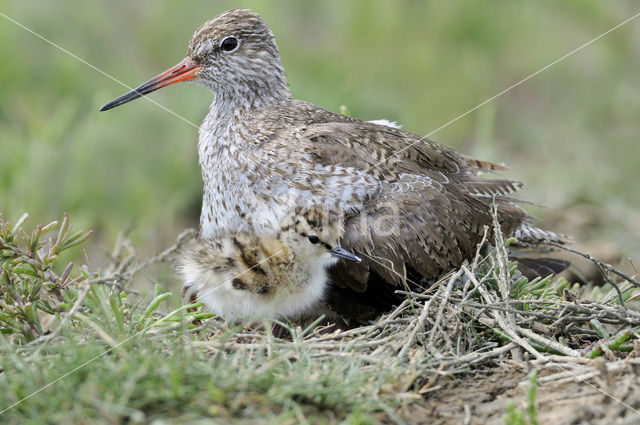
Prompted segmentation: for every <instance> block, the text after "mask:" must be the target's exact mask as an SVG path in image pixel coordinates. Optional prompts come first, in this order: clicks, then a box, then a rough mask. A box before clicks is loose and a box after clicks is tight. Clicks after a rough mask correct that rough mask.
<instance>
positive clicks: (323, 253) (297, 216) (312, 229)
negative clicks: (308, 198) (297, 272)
mask: <svg viewBox="0 0 640 425" xmlns="http://www.w3.org/2000/svg"><path fill="white" fill-rule="evenodd" d="M342 233H343V226H342V218H341V216H340V215H339V214H337V213H333V212H330V211H326V210H324V209H321V208H316V207H311V208H296V209H295V210H294V211H293V212H292V213H290V214H289V215H287V216H286V217H285V218H284V219H283V221H282V222H281V225H280V229H279V232H278V235H277V238H278V239H279V240H281V241H282V242H283V243H284V244H285V245H286V246H288V247H289V248H290V250H291V252H292V254H293V255H294V261H300V262H308V261H313V262H321V263H322V265H324V266H328V265H331V264H333V263H335V262H336V260H337V259H338V258H342V259H345V260H349V261H355V262H360V261H361V260H360V258H359V257H357V256H356V255H354V254H352V253H351V252H349V251H347V250H345V249H344V248H342V247H340V245H339V244H338V242H339V240H340V237H341V236H342Z"/></svg>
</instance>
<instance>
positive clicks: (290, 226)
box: [177, 207, 361, 319]
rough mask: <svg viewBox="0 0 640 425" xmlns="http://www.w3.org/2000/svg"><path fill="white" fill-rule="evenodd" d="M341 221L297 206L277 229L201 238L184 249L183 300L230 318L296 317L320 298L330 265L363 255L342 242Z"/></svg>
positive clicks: (181, 270)
mask: <svg viewBox="0 0 640 425" xmlns="http://www.w3.org/2000/svg"><path fill="white" fill-rule="evenodd" d="M342 231H343V228H342V220H341V219H339V218H338V217H337V216H336V215H335V214H332V213H330V212H328V211H325V210H322V209H320V208H316V207H312V208H296V209H295V210H294V211H292V212H291V213H290V214H288V215H287V216H285V218H284V219H283V220H282V222H280V225H279V226H278V228H277V229H276V232H275V234H272V235H267V236H265V235H259V234H256V233H254V232H241V233H237V234H229V235H225V236H221V237H217V238H214V239H199V240H197V241H195V242H194V243H193V244H191V245H189V246H187V247H186V248H185V249H183V251H182V252H181V254H180V258H179V259H178V262H177V271H178V273H179V274H180V276H181V277H182V279H183V282H184V288H183V294H184V297H185V299H187V300H190V301H194V300H197V301H199V302H202V303H204V305H205V306H206V307H207V309H209V310H210V311H212V312H214V313H216V314H217V315H219V316H222V317H224V318H227V319H239V318H243V317H247V316H262V317H274V318H275V317H280V318H282V317H292V316H297V315H302V314H306V313H309V312H310V311H311V310H313V309H314V308H315V307H317V306H318V304H319V303H320V302H321V301H322V299H323V296H324V294H325V290H326V288H327V284H328V277H327V272H326V270H327V268H328V267H330V266H332V265H334V264H335V263H336V262H337V261H338V259H339V258H343V259H346V260H350V261H355V262H360V261H361V260H360V258H359V257H357V256H356V255H354V254H352V253H351V252H349V251H346V250H344V249H343V248H341V247H340V246H339V245H338V240H339V239H340V237H341V236H342Z"/></svg>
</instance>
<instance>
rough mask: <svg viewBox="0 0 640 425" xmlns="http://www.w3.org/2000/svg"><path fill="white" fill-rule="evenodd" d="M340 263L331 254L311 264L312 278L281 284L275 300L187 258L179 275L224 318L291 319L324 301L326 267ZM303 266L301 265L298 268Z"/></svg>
mask: <svg viewBox="0 0 640 425" xmlns="http://www.w3.org/2000/svg"><path fill="white" fill-rule="evenodd" d="M336 262H337V259H335V258H333V257H331V256H330V255H329V254H326V256H325V255H323V256H322V258H321V259H317V260H316V261H313V263H312V264H309V265H308V266H309V270H308V272H309V276H310V279H309V280H308V282H306V283H302V284H300V285H295V284H293V285H292V284H291V282H278V287H279V289H278V291H277V293H276V295H275V296H274V297H271V298H269V297H265V296H263V295H260V294H255V293H251V292H249V291H246V290H240V289H236V288H234V287H233V286H232V284H231V281H232V279H233V278H234V277H236V276H235V275H233V274H231V273H228V272H227V273H214V272H211V271H210V270H206V269H203V268H202V267H201V266H200V265H198V264H197V263H196V262H195V261H192V260H189V259H185V260H184V262H183V263H182V267H181V270H180V274H181V275H182V278H183V281H184V282H185V284H184V286H185V289H186V290H187V291H188V293H192V292H194V291H195V293H197V300H198V302H202V303H204V305H205V306H206V308H207V309H208V310H209V311H211V312H213V313H215V314H217V315H219V316H221V317H224V318H225V319H241V318H247V317H252V316H255V317H271V318H282V317H290V316H295V315H298V314H302V313H305V312H307V311H310V310H312V309H313V308H314V306H316V305H317V304H318V303H319V302H320V301H322V299H323V297H324V294H325V289H326V287H327V279H328V277H327V272H326V268H327V267H328V266H330V265H333V264H335V263H336ZM297 266H298V267H303V265H302V264H300V265H297Z"/></svg>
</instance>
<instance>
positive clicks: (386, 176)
mask: <svg viewBox="0 0 640 425" xmlns="http://www.w3.org/2000/svg"><path fill="white" fill-rule="evenodd" d="M230 37H231V38H234V39H235V40H237V42H238V43H237V47H235V48H234V49H232V50H230V51H225V50H224V49H223V42H224V41H225V40H226V39H228V38H230ZM183 68H184V69H187V70H189V71H188V74H189V75H188V76H186V77H184V78H183V77H181V78H180V79H178V80H170V81H169V82H167V83H163V85H166V84H171V83H173V82H175V81H182V80H186V79H192V80H193V82H195V83H196V84H199V85H202V86H205V87H207V88H208V89H210V90H211V91H212V92H213V94H214V100H213V103H212V104H211V107H210V110H209V113H208V114H207V116H206V118H205V120H204V122H203V124H202V126H201V127H200V132H199V141H198V154H199V161H200V166H201V168H202V178H203V181H204V190H203V204H202V213H201V218H200V236H201V238H202V239H205V240H206V239H209V238H215V237H217V236H219V235H220V234H226V233H228V232H237V231H246V230H248V229H257V230H258V231H260V232H267V233H268V232H273V229H276V228H277V226H278V223H279V222H280V221H281V220H282V218H283V217H284V216H285V215H286V214H287V213H288V212H289V211H291V209H292V208H295V207H299V206H306V205H324V206H327V207H329V208H335V209H337V210H339V211H340V212H341V214H344V217H345V218H344V220H345V222H344V236H343V240H342V245H343V246H344V247H345V248H346V249H349V250H351V251H353V252H355V253H358V252H361V253H363V254H364V258H363V260H364V261H363V262H362V263H360V264H341V265H340V266H339V267H338V268H336V269H335V270H334V271H333V272H332V273H333V274H334V275H335V276H336V279H338V280H340V282H341V284H343V285H347V286H349V287H351V288H353V289H354V290H356V291H362V290H364V289H365V288H366V285H367V281H368V279H369V278H370V276H371V272H374V273H375V274H376V275H378V276H379V277H381V278H382V279H383V280H384V281H386V282H388V283H391V284H398V283H399V282H400V281H401V280H402V277H401V276H406V275H409V276H418V277H427V278H436V277H437V276H439V275H440V274H441V273H443V272H445V271H448V270H450V269H452V268H454V267H457V266H459V265H460V264H461V263H462V262H463V260H465V259H467V258H470V257H471V256H473V254H474V253H475V250H476V245H477V243H478V242H480V240H481V238H482V234H483V226H485V225H489V226H491V223H492V219H491V214H490V205H491V203H492V201H493V200H494V199H495V200H496V203H497V205H498V215H499V221H500V223H501V226H502V230H503V231H504V233H505V234H507V235H518V236H521V237H522V238H523V239H527V240H526V241H525V242H528V243H537V242H538V239H543V238H538V236H539V235H543V233H537V230H538V229H535V228H534V227H532V226H531V225H530V224H529V223H528V220H529V217H528V215H527V214H526V213H525V212H524V211H523V210H522V209H521V208H519V207H518V206H517V205H516V204H515V203H514V201H513V200H512V198H511V197H510V196H509V195H510V194H511V193H512V192H515V191H517V190H518V189H519V188H520V187H521V184H520V183H519V182H515V181H510V180H505V179H500V178H491V179H487V178H483V177H481V176H480V174H482V173H485V172H494V171H497V170H502V169H504V168H503V166H501V165H498V164H493V163H489V162H484V161H479V160H475V159H472V158H469V157H467V156H465V155H463V154H460V153H458V152H456V151H454V150H453V149H451V148H448V147H446V146H443V145H440V144H437V143H435V142H433V141H430V140H426V139H423V138H420V137H419V136H418V135H416V134H413V133H410V132H408V131H404V130H402V129H399V128H393V127H391V126H387V125H379V124H376V123H370V122H363V121H360V120H358V119H355V118H351V117H348V116H344V115H339V114H336V113H333V112H329V111H327V110H325V109H322V108H320V107H318V106H315V105H313V104H311V103H308V102H303V101H300V100H295V99H293V98H292V97H291V94H290V92H289V90H288V88H287V82H286V78H285V74H284V70H283V68H282V65H281V63H280V57H279V53H278V47H277V45H276V42H275V39H274V37H273V34H272V33H271V31H270V29H269V27H268V26H267V24H266V23H265V22H264V21H263V20H262V18H261V17H260V16H259V15H257V14H254V13H251V12H250V11H248V10H243V9H237V10H231V11H228V12H225V13H223V14H221V15H219V16H217V17H215V18H214V19H212V20H210V21H208V22H207V23H205V24H204V25H203V26H202V27H201V28H199V29H198V30H197V31H196V33H195V34H194V36H193V39H192V40H191V42H190V44H189V50H188V55H187V57H186V58H185V60H184V61H183V62H181V63H180V64H179V65H177V66H176V67H175V68H173V70H177V71H176V72H178V71H179V72H181V73H183V74H185V75H186V71H183ZM170 71H171V70H170ZM168 72H169V71H168ZM161 76H162V75H161ZM161 76H159V77H161ZM159 77H156V79H158V78H159ZM163 78H164V77H163ZM153 81H154V80H150V82H148V83H145V84H146V85H143V86H140V87H139V88H138V89H136V90H140V92H139V93H138V92H137V91H136V92H135V93H133V94H131V95H130V96H129V97H127V95H124V100H123V97H121V98H118V99H116V100H114V101H113V102H111V103H110V104H107V105H105V107H104V108H103V109H107V108H110V107H113V106H117V105H119V104H121V103H124V102H126V101H128V100H131V99H133V98H135V97H139V95H141V94H145V93H148V92H150V91H153V90H155V89H157V88H159V87H162V86H163V85H159V86H158V85H157V84H156V85H154V84H150V83H153ZM548 235H549V233H546V234H544V237H548ZM371 258H373V260H372V259H371Z"/></svg>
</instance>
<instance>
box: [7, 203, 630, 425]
mask: <svg viewBox="0 0 640 425" xmlns="http://www.w3.org/2000/svg"><path fill="white" fill-rule="evenodd" d="M26 218H27V216H26V215H23V216H22V217H21V219H20V220H18V221H17V222H16V223H15V224H13V225H12V224H11V223H8V222H5V221H2V220H0V253H1V255H2V257H1V260H2V266H1V269H2V274H1V275H0V281H1V286H0V289H1V291H0V293H1V294H2V296H3V299H2V300H1V302H2V307H3V310H2V314H0V364H2V370H0V385H1V386H2V388H4V389H5V390H4V391H2V392H1V393H0V406H2V411H1V412H0V415H2V418H3V422H4V423H15V424H22V423H43V422H46V421H49V422H64V423H69V422H79V421H87V420H89V421H90V422H96V423H103V422H111V423H120V422H122V421H125V420H126V421H128V422H133V423H147V422H149V421H152V420H155V419H160V418H164V419H167V418H174V419H175V421H176V422H175V423H183V422H185V421H189V420H195V419H196V418H202V417H214V418H226V419H225V421H229V420H231V418H236V419H246V420H260V421H261V422H264V421H267V422H269V423H278V424H282V423H301V422H305V421H307V422H309V423H312V422H335V421H338V422H341V423H355V424H359V423H373V422H380V421H392V422H399V423H402V422H405V421H407V422H411V421H413V420H414V419H415V418H412V417H411V415H410V414H409V416H407V412H410V411H411V406H413V405H414V404H418V405H419V404H420V403H421V402H422V396H421V394H427V393H429V392H431V391H433V389H432V388H437V387H438V386H437V385H436V383H437V382H438V379H439V377H440V376H441V375H442V373H443V372H445V371H446V373H447V374H450V375H465V374H468V373H470V371H472V370H474V369H476V368H479V367H487V366H491V365H496V364H499V363H500V362H503V361H505V360H506V359H507V358H510V357H511V358H512V359H513V360H514V361H521V359H522V356H523V355H527V356H529V357H530V358H532V359H535V360H536V361H546V359H548V358H549V357H548V356H553V355H561V356H567V358H568V359H572V358H578V357H580V356H584V357H586V358H595V357H596V356H601V355H603V354H604V353H605V352H606V353H607V355H608V357H609V358H612V356H613V357H615V358H623V357H624V356H625V355H626V353H627V352H628V351H630V349H631V348H633V346H628V344H626V343H627V341H628V340H629V339H630V338H636V336H637V335H638V333H637V330H638V327H639V326H640V312H638V310H639V309H638V306H637V305H636V304H635V300H633V299H632V297H629V296H628V293H629V292H631V291H629V290H627V289H623V290H622V291H621V293H622V294H623V296H624V297H625V305H626V306H627V308H628V309H625V307H623V306H622V305H621V304H620V299H618V298H616V297H609V298H608V299H607V300H605V301H600V300H597V299H589V300H583V294H585V293H588V292H585V290H584V288H582V287H580V286H576V285H574V286H573V287H572V288H571V290H568V289H567V285H566V281H563V280H552V279H548V278H547V279H542V280H536V282H527V281H526V279H525V278H522V277H521V276H520V275H519V274H518V272H517V271H516V269H515V267H514V265H513V264H510V263H509V262H508V261H506V262H505V260H506V251H505V250H504V248H503V247H502V245H500V244H499V243H500V241H501V235H500V234H499V228H498V227H496V228H495V230H497V231H498V234H497V238H496V241H494V243H496V244H498V245H497V246H499V247H501V248H500V249H494V250H491V251H490V253H489V255H487V256H485V257H481V256H479V255H478V256H477V257H476V258H475V260H474V261H473V262H472V263H470V264H465V265H463V266H462V268H461V269H460V270H458V271H455V272H452V273H450V274H449V275H447V276H445V277H443V278H442V279H441V280H440V281H439V282H436V283H435V284H434V285H432V286H431V287H430V288H429V289H427V290H426V291H424V292H422V293H412V292H405V295H406V299H405V301H404V302H403V303H401V304H400V305H399V306H398V307H397V308H396V309H395V310H394V311H393V312H390V313H389V314H387V315H384V316H383V317H381V318H380V319H379V320H378V321H376V322H375V323H372V324H371V325H368V326H363V327H360V328H356V329H352V330H348V331H341V332H332V333H327V332H324V333H323V332H322V330H321V328H315V327H314V326H313V325H312V326H309V327H308V328H307V329H301V328H299V327H295V326H294V325H291V324H287V323H280V325H281V326H283V327H284V328H285V329H287V330H288V335H286V336H285V337H284V338H283V339H282V338H277V337H275V336H274V335H273V334H272V332H271V329H272V323H271V322H264V323H263V324H262V325H261V326H255V325H254V326H251V327H247V328H243V327H242V326H241V325H237V326H233V325H232V326H230V325H229V324H227V323H224V322H222V321H221V320H220V319H219V318H216V317H214V315H212V314H210V313H206V312H202V311H201V310H200V307H201V305H200V304H190V305H185V306H180V307H177V308H175V309H172V308H171V307H170V305H169V304H168V303H167V300H168V299H169V298H170V296H171V294H170V293H168V292H162V291H161V290H160V287H159V286H158V285H156V288H155V290H154V293H153V294H152V295H139V294H135V293H132V292H131V291H130V290H129V289H128V287H129V286H130V283H131V281H132V279H133V278H134V276H135V275H136V274H137V273H138V272H140V271H141V270H143V268H145V267H147V266H149V265H150V264H152V263H153V262H155V261H167V260H169V259H170V258H171V256H172V255H173V253H174V252H175V250H176V249H177V248H178V247H179V246H180V245H181V243H182V242H183V240H184V238H182V239H181V240H179V241H178V242H177V244H176V245H175V246H172V247H170V248H169V249H167V250H165V251H163V252H162V253H161V254H159V255H157V256H155V257H153V258H151V259H150V260H146V261H140V260H139V259H138V258H137V257H135V254H132V253H131V251H130V250H129V249H128V248H127V247H129V246H130V244H129V243H127V242H123V241H121V243H119V244H118V245H117V246H116V249H115V250H114V251H113V253H112V254H111V258H112V261H113V264H111V265H110V266H109V267H107V268H106V269H105V270H104V271H102V270H100V269H96V270H93V269H91V268H90V266H89V265H87V264H85V265H82V266H80V267H76V268H73V265H72V264H66V265H65V264H64V263H62V264H58V261H59V257H58V254H59V253H60V252H62V251H64V250H65V249H68V248H70V247H71V246H73V245H76V244H82V243H84V242H85V241H86V240H87V239H88V237H89V236H90V232H83V231H77V232H72V231H71V229H72V227H73V226H72V225H71V224H70V223H69V220H68V218H67V217H66V216H65V218H64V220H63V221H62V224H61V225H60V228H59V230H58V234H57V236H56V237H50V238H49V239H48V240H47V239H45V236H46V235H47V233H50V232H53V231H54V229H55V228H56V226H57V223H56V222H53V223H51V224H49V225H47V226H42V225H38V226H36V227H35V229H34V230H32V231H31V232H29V231H27V230H26V229H25V221H26ZM496 223H497V220H496ZM496 226H497V224H496ZM478 252H480V248H479V250H478ZM87 263H89V261H87ZM57 268H59V269H62V270H63V272H62V273H60V274H58V272H57V271H56V269H57ZM76 270H77V272H76ZM523 279H524V280H523ZM631 283H633V284H635V285H640V284H639V283H638V282H637V281H635V280H633V279H632V280H631V282H625V284H631ZM523 285H524V286H523ZM614 285H616V286H620V287H623V288H624V286H622V285H619V283H616V282H614ZM523 287H527V288H535V289H531V290H525V289H523ZM612 290H613V289H612ZM570 291H575V292H571V295H569V294H568V292H570ZM591 294H593V292H591ZM590 317H598V318H599V320H593V319H592V320H589V318H590ZM445 318H446V320H445ZM603 323H606V325H603ZM620 326H624V328H625V329H624V330H623V331H620V332H618V335H617V336H616V337H614V338H610V337H609V330H608V328H609V329H616V328H619V327H620ZM591 329H593V330H595V331H594V332H591ZM554 361H555V363H556V364H562V363H560V360H558V359H555V360H554ZM567 361H569V360H567ZM559 367H560V368H562V367H563V366H559ZM532 376H533V377H532V378H531V379H530V380H531V382H532V383H531V389H530V391H529V395H528V400H529V401H528V403H529V404H528V405H529V407H528V415H529V423H531V424H534V423H536V422H535V421H536V410H535V404H534V403H535V382H536V378H535V377H536V376H537V375H532ZM407 409H408V410H407ZM507 411H508V413H507V416H505V420H506V421H507V423H514V424H517V423H525V422H523V421H524V414H523V413H522V412H521V411H520V410H519V409H516V408H515V406H513V405H511V407H508V409H507ZM403 416H404V418H403Z"/></svg>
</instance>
